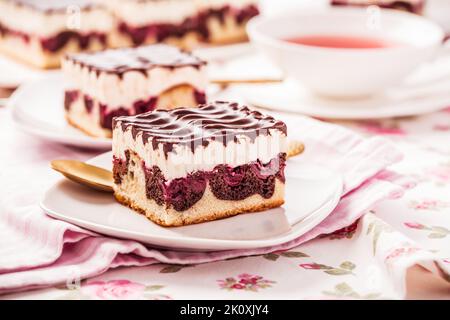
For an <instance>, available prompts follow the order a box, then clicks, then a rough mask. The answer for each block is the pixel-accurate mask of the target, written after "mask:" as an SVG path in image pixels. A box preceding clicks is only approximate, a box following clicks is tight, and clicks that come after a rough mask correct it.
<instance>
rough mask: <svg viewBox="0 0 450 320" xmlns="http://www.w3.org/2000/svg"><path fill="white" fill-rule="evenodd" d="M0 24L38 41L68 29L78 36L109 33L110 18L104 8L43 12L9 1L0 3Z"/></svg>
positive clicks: (110, 26)
mask: <svg viewBox="0 0 450 320" xmlns="http://www.w3.org/2000/svg"><path fill="white" fill-rule="evenodd" d="M0 12H1V14H0V23H1V24H2V25H4V26H5V27H7V28H9V29H11V30H15V31H20V32H23V33H26V34H29V35H32V36H36V37H40V38H50V37H53V36H56V35H57V34H58V33H60V32H63V31H67V30H71V31H74V32H79V33H90V32H100V33H109V32H110V31H111V29H112V28H113V25H114V24H113V17H112V16H111V15H110V14H109V12H108V11H107V10H106V9H104V8H101V7H99V8H90V9H88V10H81V11H80V12H77V11H71V10H70V9H68V12H54V13H45V12H41V11H39V10H33V9H32V8H28V7H26V6H18V5H15V4H14V3H12V2H10V1H0Z"/></svg>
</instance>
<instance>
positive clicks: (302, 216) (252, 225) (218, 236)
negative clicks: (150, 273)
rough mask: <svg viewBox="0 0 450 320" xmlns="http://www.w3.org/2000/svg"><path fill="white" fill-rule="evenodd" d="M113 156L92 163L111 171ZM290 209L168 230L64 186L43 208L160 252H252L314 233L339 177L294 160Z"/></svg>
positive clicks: (337, 191) (106, 197)
mask: <svg viewBox="0 0 450 320" xmlns="http://www.w3.org/2000/svg"><path fill="white" fill-rule="evenodd" d="M111 158H112V155H111V153H110V152H108V153H105V154H102V155H100V156H98V157H96V158H94V159H92V160H91V161H90V163H92V164H95V165H97V166H101V167H104V168H107V169H111ZM286 178H287V181H286V186H287V187H286V203H285V205H284V206H283V207H281V208H277V209H272V210H268V211H265V212H260V213H254V214H242V215H238V216H235V217H232V218H228V219H223V220H218V221H213V222H207V223H201V224H197V225H191V226H186V227H179V228H164V227H161V226H158V225H156V224H154V223H152V222H151V221H149V220H147V219H146V218H145V217H144V216H143V215H140V214H137V213H136V212H134V211H132V210H131V209H129V208H127V207H125V206H122V205H121V204H119V203H118V202H116V201H115V200H114V198H113V196H112V195H111V194H107V193H100V192H96V191H93V190H90V189H88V188H86V187H84V186H80V185H77V184H75V183H73V182H70V181H68V180H61V181H60V182H58V183H56V184H55V185H54V186H53V187H51V188H50V189H49V190H48V191H47V192H46V194H45V196H44V198H43V200H42V202H41V207H42V208H43V210H44V211H45V212H46V213H47V214H49V215H50V216H52V217H54V218H57V219H61V220H64V221H67V222H70V223H73V224H75V225H78V226H80V227H83V228H86V229H89V230H92V231H95V232H98V233H102V234H105V235H109V236H113V237H117V238H123V239H132V240H137V241H139V242H142V243H146V244H150V245H152V246H156V247H162V248H172V249H177V250H189V251H212V250H213V251H217V250H232V249H251V248H261V247H268V246H274V245H278V244H281V243H285V242H288V241H290V240H293V239H295V238H298V237H299V236H301V235H303V234H305V233H306V232H308V231H309V230H311V229H312V228H313V227H314V226H316V225H317V224H319V223H320V222H321V221H322V220H324V219H325V218H326V217H327V216H328V215H329V214H330V213H331V212H332V211H333V209H334V208H335V207H336V205H337V203H338V202H339V199H340V197H341V194H342V179H341V177H340V175H339V174H337V173H334V172H331V171H329V170H327V169H326V168H323V167H317V166H313V165H308V164H305V163H302V162H301V160H300V158H298V159H290V160H289V163H288V166H287V171H286Z"/></svg>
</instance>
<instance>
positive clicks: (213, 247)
mask: <svg viewBox="0 0 450 320" xmlns="http://www.w3.org/2000/svg"><path fill="white" fill-rule="evenodd" d="M109 153H110V151H109V152H105V153H102V154H100V155H98V156H96V157H94V158H92V159H90V160H89V161H87V162H88V163H95V162H96V161H98V159H99V158H101V157H105V156H106V155H107V154H109ZM64 181H67V180H66V179H65V178H61V179H59V180H57V181H56V182H55V183H54V184H53V185H52V186H51V187H50V188H49V189H47V190H46V191H45V193H44V195H43V197H42V198H41V200H40V202H39V206H40V207H41V209H42V210H43V211H44V212H45V213H46V214H47V215H49V216H51V217H53V218H56V219H59V220H63V221H66V222H68V223H71V224H74V225H76V226H79V227H81V228H84V229H86V230H88V231H92V232H95V233H98V234H101V235H106V236H111V237H114V238H120V239H127V240H132V241H137V242H139V243H145V244H149V245H153V246H159V247H164V248H170V249H176V250H183V251H187V250H190V251H202V252H207V251H225V250H250V249H258V248H266V247H271V246H276V245H281V244H284V243H287V242H290V241H292V240H294V239H296V238H298V237H301V236H302V235H303V234H305V233H306V232H309V231H310V230H312V229H313V228H314V227H315V226H317V225H318V224H320V223H321V222H322V221H323V220H324V219H326V218H327V217H328V216H329V215H330V214H331V213H332V212H333V210H334V209H335V208H336V206H337V205H338V203H339V201H340V199H341V196H342V190H343V180H342V177H341V176H340V175H338V174H336V179H335V183H336V190H335V192H334V194H333V196H332V198H331V199H330V200H328V201H326V202H324V203H322V204H321V205H320V207H319V208H317V209H316V210H314V211H313V212H311V213H309V214H308V215H307V216H305V217H304V218H303V219H302V220H300V221H298V222H296V223H294V224H292V225H291V227H292V228H291V229H290V230H289V231H287V232H285V233H283V234H281V236H280V235H277V236H275V237H273V238H270V239H257V240H255V239H252V240H229V239H208V238H192V237H186V238H183V239H181V241H182V246H181V247H178V246H171V245H168V246H165V245H159V244H154V243H151V242H149V241H154V240H156V241H157V240H160V241H159V242H161V241H169V242H180V238H179V237H173V236H156V237H155V236H152V235H148V234H143V233H141V232H135V231H129V230H125V229H120V228H117V227H112V226H105V225H102V224H98V223H95V222H88V221H85V220H80V219H77V218H72V217H68V216H67V215H64V214H62V213H58V212H56V211H55V210H53V209H51V208H49V207H48V206H47V205H46V203H45V200H46V199H47V198H48V196H49V194H51V193H52V192H54V190H55V189H57V188H58V186H59V184H61V183H62V182H64ZM118 205H119V204H118ZM324 208H325V209H324ZM327 208H329V209H327ZM321 211H324V212H326V213H322V214H320V215H319V213H321ZM317 215H319V216H318V217H317ZM302 223H303V224H307V223H312V226H310V227H309V228H308V231H305V232H302V233H301V234H297V233H295V230H293V228H294V227H295V226H298V225H299V224H302ZM92 228H96V229H97V230H98V229H102V230H106V231H109V232H110V233H109V234H108V233H104V232H102V231H96V230H94V229H92ZM111 232H114V233H116V234H117V233H119V234H121V235H123V234H124V233H126V234H128V235H131V236H134V237H135V238H131V237H125V236H124V237H122V236H117V235H112V234H111ZM136 237H141V238H142V237H145V238H147V240H146V241H142V240H137V239H136ZM149 237H150V239H149ZM153 239H154V240H153ZM225 246H226V248H224V247H225Z"/></svg>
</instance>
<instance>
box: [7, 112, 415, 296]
mask: <svg viewBox="0 0 450 320" xmlns="http://www.w3.org/2000/svg"><path fill="white" fill-rule="evenodd" d="M285 120H286V122H287V123H288V128H289V135H290V137H291V138H295V139H300V140H302V141H304V143H305V145H306V152H305V153H304V155H302V156H301V157H299V158H297V159H294V160H290V161H298V162H302V161H305V162H313V163H317V164H321V165H325V166H327V167H330V168H333V169H335V170H338V171H339V172H341V173H342V174H343V178H344V184H345V187H344V194H343V196H342V199H341V201H340V203H339V205H338V206H337V208H336V209H335V210H334V212H333V213H332V214H331V215H330V216H328V218H326V219H325V220H324V221H323V222H322V223H321V224H320V225H319V226H317V227H316V228H314V229H313V230H311V231H310V232H308V233H307V234H305V235H303V236H301V237H300V238H298V239H295V240H293V241H291V242H288V243H285V244H282V245H279V246H275V247H270V248H262V249H252V250H235V251H222V252H208V253H193V252H177V251H169V250H159V249H153V248H150V247H146V246H144V245H142V244H140V243H138V242H135V241H125V240H118V239H113V238H108V237H104V236H100V235H96V234H94V233H91V232H89V231H86V230H83V229H81V228H79V227H77V226H74V225H71V224H68V223H66V222H62V221H58V220H55V219H52V218H50V217H48V216H46V215H45V213H44V212H42V210H41V209H40V208H39V207H38V201H39V198H40V197H41V196H42V193H43V191H44V190H43V188H44V187H43V186H44V185H46V186H47V187H48V179H49V177H52V174H51V173H50V171H49V170H40V171H39V170H38V171H37V172H27V171H24V170H25V167H21V168H17V170H19V171H17V170H12V171H14V172H16V173H15V174H12V173H11V174H7V173H6V174H2V185H4V186H8V192H7V193H6V194H7V196H5V197H3V198H2V199H0V293H5V292H12V291H21V290H27V289H31V288H38V287H46V286H52V285H55V284H60V283H67V282H71V281H76V280H77V279H85V278H89V277H93V276H96V275H98V274H101V273H103V272H105V271H106V270H108V269H110V268H115V267H119V266H142V265H149V264H153V263H168V264H199V263H206V262H212V261H217V260H223V259H228V258H233V257H238V256H248V255H259V254H265V253H269V252H273V251H278V250H286V249H290V248H293V247H296V246H298V245H299V244H301V243H304V242H305V241H308V240H311V239H313V238H315V237H317V236H318V235H320V234H328V233H332V232H334V231H336V230H339V229H341V228H344V227H346V226H348V225H350V224H351V223H353V222H354V221H355V220H356V219H358V218H360V217H361V216H362V215H363V214H364V213H365V212H367V211H368V210H369V209H371V208H372V207H373V206H374V205H375V204H376V203H377V202H379V201H381V200H384V199H387V198H396V197H399V196H401V195H402V194H403V191H404V190H405V188H408V187H409V186H410V183H409V180H408V179H406V178H404V177H402V176H400V175H397V174H395V173H394V172H391V171H387V170H385V169H386V168H387V167H388V166H389V165H391V164H393V163H395V162H398V161H400V160H401V154H400V153H399V152H398V151H397V150H396V149H395V148H394V147H393V145H392V144H391V143H390V142H388V141H387V140H384V139H381V138H371V139H364V138H362V137H361V136H359V135H357V134H355V133H353V132H352V131H349V130H347V129H345V128H342V127H339V126H336V125H331V124H326V123H323V122H320V121H317V120H312V119H309V118H303V117H302V118H300V117H295V118H293V119H285ZM288 165H289V164H288ZM17 172H19V173H20V174H17ZM19 176H20V177H19ZM25 181H26V183H25V184H24V182H25ZM44 182H46V184H45V183H44ZM24 186H26V187H24ZM299 200H300V203H299V205H301V195H299Z"/></svg>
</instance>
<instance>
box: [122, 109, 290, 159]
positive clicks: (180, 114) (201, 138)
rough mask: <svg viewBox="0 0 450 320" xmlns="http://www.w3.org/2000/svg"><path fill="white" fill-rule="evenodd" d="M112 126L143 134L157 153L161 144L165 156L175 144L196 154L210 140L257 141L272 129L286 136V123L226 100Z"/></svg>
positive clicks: (168, 111)
mask: <svg viewBox="0 0 450 320" xmlns="http://www.w3.org/2000/svg"><path fill="white" fill-rule="evenodd" d="M113 127H114V128H115V130H123V131H126V130H131V132H132V135H133V137H134V138H135V139H136V138H137V137H138V135H140V136H141V138H142V140H143V142H144V144H146V143H152V146H153V149H155V150H156V149H157V148H159V145H160V144H162V145H163V150H164V152H165V154H166V156H167V153H168V152H171V151H172V150H173V146H174V145H176V144H182V145H186V146H189V147H190V148H191V150H192V152H194V151H195V149H196V147H197V146H200V145H202V146H205V147H206V146H207V145H208V144H209V142H210V141H219V142H221V143H223V144H224V146H226V145H227V143H229V142H232V141H237V137H238V136H242V135H245V136H247V137H249V138H250V139H251V140H252V141H254V139H255V138H256V137H257V136H259V135H269V134H270V130H279V131H281V132H283V133H284V134H287V128H286V125H285V124H284V123H283V122H281V121H277V120H275V119H274V118H273V117H271V116H266V115H263V114H262V113H260V112H258V111H254V110H250V109H249V108H248V107H247V106H241V105H239V104H238V103H230V102H224V101H216V102H213V103H209V104H205V105H202V106H200V107H199V108H194V109H193V108H179V109H174V110H156V111H153V112H149V113H144V114H140V115H137V116H132V117H117V118H115V119H114V126H113Z"/></svg>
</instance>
